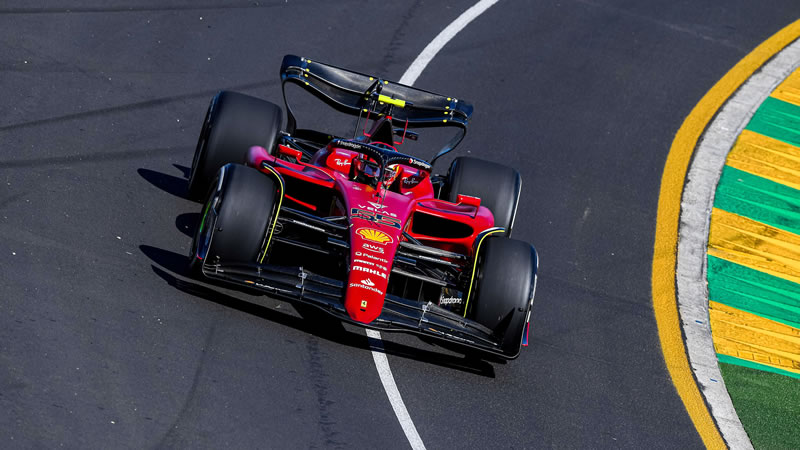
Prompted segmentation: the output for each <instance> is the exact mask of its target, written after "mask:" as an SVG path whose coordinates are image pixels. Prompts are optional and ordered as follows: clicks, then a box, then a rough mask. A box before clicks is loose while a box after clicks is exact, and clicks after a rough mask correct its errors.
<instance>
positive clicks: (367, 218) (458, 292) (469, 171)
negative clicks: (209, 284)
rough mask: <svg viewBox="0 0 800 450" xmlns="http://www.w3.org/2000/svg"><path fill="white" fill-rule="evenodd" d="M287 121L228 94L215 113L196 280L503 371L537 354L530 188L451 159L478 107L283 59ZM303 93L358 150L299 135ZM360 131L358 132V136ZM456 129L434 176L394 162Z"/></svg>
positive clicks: (202, 177)
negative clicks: (428, 131) (522, 232)
mask: <svg viewBox="0 0 800 450" xmlns="http://www.w3.org/2000/svg"><path fill="white" fill-rule="evenodd" d="M280 76H281V80H282V89H283V94H284V103H285V105H286V111H287V125H286V128H285V129H283V130H282V129H281V125H282V111H281V108H280V107H279V106H277V105H275V104H273V103H270V102H267V101H264V100H260V99H257V98H254V97H250V96H247V95H243V94H240V93H235V92H228V91H223V92H220V93H218V94H217V95H216V96H215V97H214V98H213V99H212V100H211V105H210V106H209V108H208V112H207V114H206V117H205V121H204V122H203V126H202V131H201V132H200V138H199V140H198V144H197V149H196V151H195V154H194V159H193V161H192V170H191V175H190V179H189V194H190V196H191V197H193V198H194V199H196V200H204V201H205V205H204V206H203V208H202V216H201V222H200V223H199V225H198V227H197V231H196V235H195V237H194V240H193V243H192V250H191V252H192V254H191V260H192V262H191V268H192V272H193V273H194V274H195V275H196V276H199V277H203V278H205V279H211V280H218V281H220V282H225V283H235V284H237V285H240V286H244V287H248V288H251V289H254V290H258V291H261V292H263V293H266V294H269V295H272V296H277V297H280V298H283V299H286V300H289V301H294V302H301V303H305V304H308V305H313V306H316V307H318V308H320V309H322V310H324V311H326V312H328V313H330V314H331V315H333V316H335V317H337V318H338V319H341V320H343V321H346V322H350V323H354V324H358V325H361V326H364V327H368V328H373V329H378V330H385V331H404V332H411V333H417V334H420V335H425V336H429V337H433V338H438V339H442V340H446V341H449V342H453V343H456V344H459V345H462V346H467V347H471V348H473V349H477V350H479V351H483V352H488V353H491V354H494V355H498V356H500V357H503V358H507V359H512V358H515V357H517V355H518V354H519V352H520V346H521V345H527V338H528V330H529V326H530V325H529V322H530V315H531V307H532V304H533V297H534V292H535V290H536V272H537V266H538V258H537V254H536V251H535V249H534V248H533V246H531V245H530V244H528V243H526V242H522V241H519V240H514V239H511V238H510V236H511V231H512V228H513V226H514V216H515V215H516V211H517V204H518V203H519V196H520V189H521V184H522V181H521V178H520V175H519V173H518V172H517V171H516V170H514V169H513V168H509V167H505V166H502V165H499V164H496V163H493V162H489V161H482V160H479V159H475V158H468V157H459V158H456V159H455V160H454V161H453V163H452V165H451V166H450V169H449V171H448V173H447V174H446V175H437V174H434V173H433V172H432V164H433V163H434V162H435V161H436V159H438V158H439V157H441V156H442V155H444V154H446V153H448V152H449V151H451V150H453V149H454V148H455V147H456V146H457V145H458V144H459V143H460V142H461V140H462V139H463V137H464V135H465V134H466V129H467V122H468V120H469V118H470V116H471V114H472V105H470V104H469V103H467V102H465V101H463V100H461V99H458V98H455V97H446V96H442V95H438V94H434V93H432V92H427V91H423V90H420V89H416V88H412V87H409V86H405V85H401V84H398V83H395V82H391V81H388V80H384V79H382V78H380V77H377V76H369V75H364V74H361V73H357V72H353V71H350V70H346V69H342V68H338V67H334V66H331V65H328V64H322V63H319V62H316V61H313V62H312V61H311V60H309V59H307V58H301V57H297V56H294V55H287V56H286V57H284V59H283V64H282V65H281V70H280ZM287 84H296V85H298V86H300V87H301V88H302V89H301V90H306V91H308V92H310V93H312V94H313V95H314V96H316V97H317V98H318V99H320V100H322V101H323V102H324V103H326V104H327V105H329V106H331V107H333V108H335V109H336V110H338V111H339V112H343V113H346V114H347V116H346V117H350V118H351V120H352V121H353V122H355V131H354V132H353V134H352V135H351V136H349V137H343V136H336V135H334V134H328V133H324V132H320V131H313V130H309V129H300V128H298V127H297V122H296V118H295V116H294V113H293V111H292V109H291V107H290V106H289V102H288V100H287V96H286V86H287ZM350 123H351V125H352V122H350ZM430 127H451V129H455V131H456V133H455V136H454V137H453V138H452V140H450V142H449V143H448V144H446V145H445V146H444V148H442V149H441V150H440V151H439V152H438V154H436V155H435V156H434V157H433V158H432V160H431V161H430V162H428V161H426V160H425V159H422V158H420V157H417V156H412V155H408V154H404V153H403V152H401V151H399V150H398V147H400V146H401V145H402V144H403V143H404V142H406V141H407V140H417V138H418V137H419V133H417V132H415V131H414V129H419V131H420V132H421V131H422V129H423V128H430Z"/></svg>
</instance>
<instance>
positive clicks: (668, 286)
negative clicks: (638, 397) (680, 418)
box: [652, 20, 800, 448]
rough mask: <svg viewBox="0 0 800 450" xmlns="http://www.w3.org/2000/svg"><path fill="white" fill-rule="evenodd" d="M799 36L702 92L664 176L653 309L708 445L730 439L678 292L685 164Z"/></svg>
mask: <svg viewBox="0 0 800 450" xmlns="http://www.w3.org/2000/svg"><path fill="white" fill-rule="evenodd" d="M798 36H800V20H798V21H795V22H794V23H792V24H791V25H789V26H787V27H786V28H784V29H782V30H781V31H779V32H778V33H776V34H775V35H774V36H772V37H770V38H769V39H767V40H766V41H764V42H763V43H762V44H761V45H759V46H758V47H756V48H755V49H754V50H753V51H752V52H750V54H748V55H747V56H745V57H744V59H742V60H741V61H739V63H737V64H736V65H735V66H734V67H733V68H732V69H731V70H730V71H729V72H728V73H727V74H725V76H724V77H722V79H721V80H719V81H718V82H717V83H716V84H715V85H714V86H713V87H712V88H711V90H709V91H708V93H706V95H705V96H703V98H702V99H701V100H700V102H699V103H698V104H697V105H696V106H695V107H694V108H693V109H692V111H691V112H690V113H689V116H688V117H687V118H686V120H684V122H683V124H682V125H681V127H680V129H679V130H678V132H677V134H676V135H675V139H674V140H673V141H672V146H671V147H670V150H669V154H668V155H667V161H666V163H665V165H664V172H663V174H662V176H661V190H660V193H659V197H658V216H657V221H656V238H655V243H654V244H653V273H652V288H653V309H654V311H655V317H656V322H657V324H658V336H659V339H660V340H661V350H662V351H663V353H664V362H665V363H666V366H667V370H668V371H669V374H670V376H671V377H672V382H673V383H674V384H675V389H676V390H677V391H678V395H680V397H681V400H683V404H684V405H685V406H686V411H687V412H688V413H689V416H690V417H691V419H692V422H694V425H695V428H697V432H698V433H699V434H700V438H701V439H702V440H703V443H704V444H705V446H706V447H708V448H725V441H724V440H723V439H722V436H721V435H720V433H719V430H718V429H717V427H716V425H715V424H714V420H713V419H712V418H711V414H710V413H709V411H708V408H707V407H706V404H705V401H704V399H703V396H702V395H701V394H700V390H699V389H698V388H697V384H696V383H695V381H694V376H693V373H692V369H691V367H690V366H689V361H688V359H687V358H686V350H685V348H684V344H683V336H682V334H681V322H680V316H679V315H678V307H677V301H676V297H675V263H676V249H677V244H678V222H679V220H680V208H681V194H682V193H683V184H684V181H685V179H686V170H687V169H688V167H689V161H690V160H691V157H692V153H694V148H695V146H696V145H697V141H698V139H699V138H700V136H701V135H702V133H703V130H704V129H705V128H706V126H707V125H708V123H709V122H710V121H711V119H712V118H713V117H714V114H716V113H717V111H718V110H719V109H720V108H721V107H722V105H723V104H724V103H725V101H727V99H728V98H729V97H730V96H732V95H733V93H734V92H736V89H738V88H739V86H741V85H742V83H744V82H745V81H746V80H747V79H748V78H749V77H750V76H752V75H753V73H754V72H755V71H756V70H757V69H758V68H759V67H761V66H762V65H763V64H764V63H766V62H767V60H769V59H770V58H772V56H774V55H775V54H776V53H778V52H779V51H780V50H781V49H783V48H784V47H785V46H787V45H788V44H789V43H791V42H792V41H794V40H795V39H796V38H797V37H798Z"/></svg>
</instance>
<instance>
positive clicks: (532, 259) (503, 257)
mask: <svg viewBox="0 0 800 450" xmlns="http://www.w3.org/2000/svg"><path fill="white" fill-rule="evenodd" d="M476 264H477V268H476V274H475V280H474V283H475V284H474V286H473V294H472V296H473V298H472V299H471V301H470V302H471V303H472V305H471V310H470V313H471V316H472V318H473V319H474V320H475V321H477V322H478V323H480V324H481V325H483V326H485V327H487V328H489V329H491V330H493V331H494V334H495V336H497V337H498V338H499V339H500V348H501V351H502V353H503V355H504V356H505V357H507V358H516V357H517V356H518V355H519V351H520V346H521V344H522V334H523V333H524V332H525V331H526V330H525V327H526V325H527V323H528V312H529V311H530V308H531V306H532V304H533V294H534V290H535V286H536V265H537V256H536V250H534V248H533V247H532V246H531V245H530V244H528V243H527V242H523V241H518V240H515V239H509V238H506V237H503V236H489V237H487V238H486V239H485V240H484V241H483V243H482V248H481V249H480V253H479V254H478V259H477V262H476Z"/></svg>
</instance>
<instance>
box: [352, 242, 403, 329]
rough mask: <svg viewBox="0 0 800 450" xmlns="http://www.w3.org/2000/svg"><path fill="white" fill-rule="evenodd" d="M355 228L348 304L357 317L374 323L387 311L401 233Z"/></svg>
mask: <svg viewBox="0 0 800 450" xmlns="http://www.w3.org/2000/svg"><path fill="white" fill-rule="evenodd" d="M353 228H354V229H352V231H351V236H350V242H351V248H350V273H349V274H348V276H347V294H346V295H345V300H344V307H345V309H346V310H347V313H348V314H349V315H350V317H351V318H352V319H353V320H356V321H359V322H362V323H370V322H372V321H373V320H375V319H377V318H378V316H380V315H381V311H382V310H383V300H384V297H385V296H386V287H387V285H388V284H389V272H390V271H391V268H392V264H391V261H392V258H393V257H394V252H395V245H396V242H397V239H398V236H397V234H398V233H397V232H396V231H395V230H386V231H383V230H380V229H377V228H373V227H370V226H366V227H353Z"/></svg>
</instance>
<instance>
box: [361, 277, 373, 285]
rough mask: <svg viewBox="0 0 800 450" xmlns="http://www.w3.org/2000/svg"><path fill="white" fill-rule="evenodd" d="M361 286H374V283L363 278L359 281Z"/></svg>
mask: <svg viewBox="0 0 800 450" xmlns="http://www.w3.org/2000/svg"><path fill="white" fill-rule="evenodd" d="M361 284H364V285H367V286H375V283H373V282H372V280H370V279H369V278H364V279H363V280H361Z"/></svg>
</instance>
